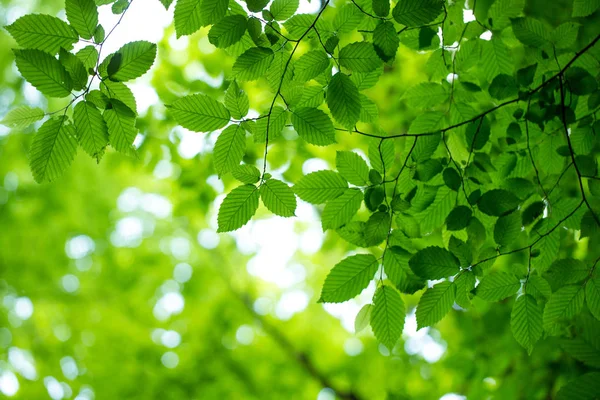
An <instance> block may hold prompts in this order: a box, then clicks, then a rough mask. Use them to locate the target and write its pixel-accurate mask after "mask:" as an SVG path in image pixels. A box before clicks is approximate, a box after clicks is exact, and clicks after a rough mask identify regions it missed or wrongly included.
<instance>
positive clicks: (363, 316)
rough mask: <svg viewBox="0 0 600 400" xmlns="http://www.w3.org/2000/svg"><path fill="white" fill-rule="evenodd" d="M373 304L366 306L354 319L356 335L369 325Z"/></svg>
mask: <svg viewBox="0 0 600 400" xmlns="http://www.w3.org/2000/svg"><path fill="white" fill-rule="evenodd" d="M372 311H373V304H365V305H364V306H363V307H362V308H361V309H360V311H359V312H358V314H356V318H355V319H354V333H359V332H360V331H362V330H363V329H365V328H366V327H367V326H368V325H369V321H370V320H371V313H372Z"/></svg>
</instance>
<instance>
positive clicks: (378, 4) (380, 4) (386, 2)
mask: <svg viewBox="0 0 600 400" xmlns="http://www.w3.org/2000/svg"><path fill="white" fill-rule="evenodd" d="M373 12H374V13H375V15H377V16H378V17H387V16H388V15H389V14H390V0H373Z"/></svg>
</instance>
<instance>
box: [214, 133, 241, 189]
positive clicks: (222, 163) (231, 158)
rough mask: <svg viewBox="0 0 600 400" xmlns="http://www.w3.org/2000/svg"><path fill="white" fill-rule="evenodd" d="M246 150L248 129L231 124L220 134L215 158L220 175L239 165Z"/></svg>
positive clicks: (216, 144)
mask: <svg viewBox="0 0 600 400" xmlns="http://www.w3.org/2000/svg"><path fill="white" fill-rule="evenodd" d="M245 152H246V131H245V130H244V128H242V127H241V126H240V125H237V124H234V125H230V126H228V127H227V128H225V129H224V130H223V132H221V133H220V134H219V137H218V138H217V141H216V143H215V150H214V160H215V168H216V169H217V174H219V177H221V176H223V174H225V173H227V172H229V171H231V170H232V169H233V168H235V167H236V166H238V165H239V164H240V162H241V161H242V158H243V157H244V153H245Z"/></svg>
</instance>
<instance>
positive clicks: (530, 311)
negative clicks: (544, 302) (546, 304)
mask: <svg viewBox="0 0 600 400" xmlns="http://www.w3.org/2000/svg"><path fill="white" fill-rule="evenodd" d="M510 327H511V330H512V333H513V336H514V337H515V340H516V341H517V342H518V343H519V344H520V345H521V346H523V347H524V348H525V349H527V352H528V353H529V354H531V351H532V350H533V346H534V345H535V343H536V342H537V341H538V340H539V339H540V338H541V337H542V333H543V329H542V308H541V307H540V306H538V304H537V302H536V301H535V299H534V298H533V296H531V295H529V294H525V295H523V296H519V297H518V298H517V300H516V301H515V304H514V305H513V309H512V313H511V315H510Z"/></svg>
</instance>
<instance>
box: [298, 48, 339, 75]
mask: <svg viewBox="0 0 600 400" xmlns="http://www.w3.org/2000/svg"><path fill="white" fill-rule="evenodd" d="M329 62H330V61H329V57H327V54H326V53H325V52H324V51H321V50H312V51H309V52H308V53H305V54H303V55H302V57H300V58H299V59H298V60H297V61H296V62H295V63H294V79H296V80H298V81H300V82H306V81H308V80H310V79H313V78H315V77H317V76H318V75H319V74H321V73H322V72H323V71H325V69H326V68H327V67H328V66H329Z"/></svg>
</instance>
